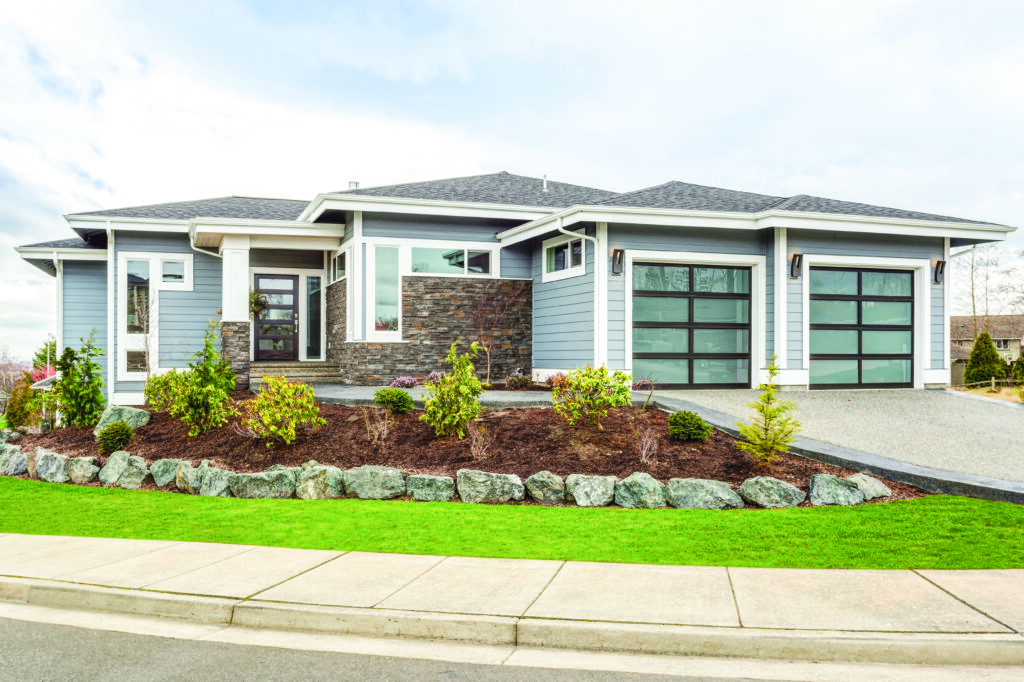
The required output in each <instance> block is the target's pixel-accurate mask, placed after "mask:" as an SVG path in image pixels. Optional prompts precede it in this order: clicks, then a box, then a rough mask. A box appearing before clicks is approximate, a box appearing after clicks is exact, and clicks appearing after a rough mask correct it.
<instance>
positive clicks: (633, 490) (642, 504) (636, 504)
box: [615, 471, 665, 509]
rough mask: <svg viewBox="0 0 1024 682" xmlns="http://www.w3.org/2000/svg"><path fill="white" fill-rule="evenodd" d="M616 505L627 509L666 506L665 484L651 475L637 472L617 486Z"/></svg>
mask: <svg viewBox="0 0 1024 682" xmlns="http://www.w3.org/2000/svg"><path fill="white" fill-rule="evenodd" d="M615 504H617V505H619V506H620V507H625V508H627V509H657V508H658V507H664V506H665V484H664V483H662V482H661V481H659V480H657V479H656V478H654V477H653V476H651V475H650V474H645V473H643V472H641V471H636V472H633V473H632V474H630V475H629V476H627V477H626V478H624V479H622V480H621V481H619V482H618V483H616V484H615Z"/></svg>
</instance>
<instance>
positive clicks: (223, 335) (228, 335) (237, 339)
mask: <svg viewBox="0 0 1024 682" xmlns="http://www.w3.org/2000/svg"><path fill="white" fill-rule="evenodd" d="M249 347H250V344H249V323H248V322H221V325H220V353H221V356H223V357H224V359H225V360H227V361H228V362H230V363H231V371H232V372H234V373H235V388H236V389H242V388H249V354H250V351H249Z"/></svg>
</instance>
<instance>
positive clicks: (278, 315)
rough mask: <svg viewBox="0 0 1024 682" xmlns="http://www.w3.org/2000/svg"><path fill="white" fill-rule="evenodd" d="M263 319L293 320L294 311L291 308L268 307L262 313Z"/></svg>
mask: <svg viewBox="0 0 1024 682" xmlns="http://www.w3.org/2000/svg"><path fill="white" fill-rule="evenodd" d="M263 319H264V320H293V319H295V311H294V310H292V309H291V308H270V309H269V310H267V312H265V313H264V314H263Z"/></svg>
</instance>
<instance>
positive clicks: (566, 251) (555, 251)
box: [542, 237, 586, 282]
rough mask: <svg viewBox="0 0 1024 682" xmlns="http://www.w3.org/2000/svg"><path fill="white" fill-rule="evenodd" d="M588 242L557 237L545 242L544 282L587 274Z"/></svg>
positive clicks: (581, 239)
mask: <svg viewBox="0 0 1024 682" xmlns="http://www.w3.org/2000/svg"><path fill="white" fill-rule="evenodd" d="M585 243H586V240H585V239H583V238H582V237H580V238H576V239H574V238H572V237H555V238H554V239H548V240H547V241H545V242H544V273H543V277H542V280H543V281H545V282H554V281H557V280H560V279H566V278H569V277H576V276H578V275H583V274H585V273H586V265H585V261H586V246H585Z"/></svg>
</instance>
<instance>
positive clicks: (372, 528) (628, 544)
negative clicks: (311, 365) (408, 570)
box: [0, 477, 1024, 569]
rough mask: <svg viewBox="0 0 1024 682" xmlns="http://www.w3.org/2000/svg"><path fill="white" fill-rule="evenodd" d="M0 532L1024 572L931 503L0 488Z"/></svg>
mask: <svg viewBox="0 0 1024 682" xmlns="http://www.w3.org/2000/svg"><path fill="white" fill-rule="evenodd" d="M0 532H8V533H31V534H41V535H79V536H90V537H111V538H145V539H159V540H184V541H203V542H224V543H238V544H252V545H267V546H276V547H301V548H310V549H332V550H361V551H373V552H399V553H411V554H443V555H448V554H451V555H462V556H481V557H514V558H529V559H573V560H578V561H611V562H631V563H649V564H686V565H703V566H762V567H789V568H891V569H905V568H934V569H938V568H948V569H954V568H956V569H967V568H1020V567H1021V566H1024V506H1021V505H1014V504H1010V503H1006V502H989V501H985V500H976V499H973V498H967V497H949V496H944V495H934V496H930V497H925V498H921V499H917V500H907V501H901V502H891V503H888V504H871V505H863V506H858V507H819V508H802V509H784V510H771V511H769V510H742V511H726V512H715V511H703V510H692V511H682V510H677V509H660V510H630V509H619V508H604V509H582V508H575V507H568V508H551V507H539V506H528V505H523V506H516V505H503V506H482V505H469V504H457V503H443V502H442V503H416V502H401V501H384V502H375V501H365V500H322V501H321V500H242V499H226V498H211V497H190V496H186V495H177V494H170V493H162V492H139V491H125V490H118V489H103V488H92V487H83V486H73V485H59V484H49V483H42V482H39V481H30V480H25V479H15V478H7V477H0Z"/></svg>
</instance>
